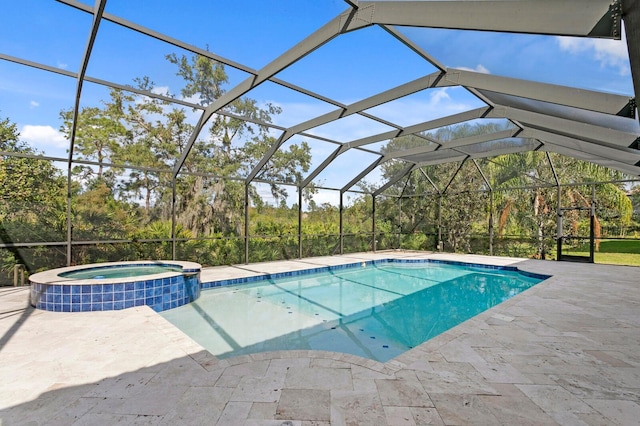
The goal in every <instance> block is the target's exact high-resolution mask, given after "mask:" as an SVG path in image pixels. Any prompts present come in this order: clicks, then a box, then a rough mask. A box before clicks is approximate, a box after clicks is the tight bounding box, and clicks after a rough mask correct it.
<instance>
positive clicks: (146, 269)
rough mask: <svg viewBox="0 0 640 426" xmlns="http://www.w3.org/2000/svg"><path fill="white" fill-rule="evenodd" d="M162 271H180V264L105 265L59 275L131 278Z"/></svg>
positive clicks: (77, 277)
mask: <svg viewBox="0 0 640 426" xmlns="http://www.w3.org/2000/svg"><path fill="white" fill-rule="evenodd" d="M164 272H182V267H181V266H180V265H171V264H162V263H158V264H140V265H126V264H125V265H118V264H116V265H106V266H98V267H92V268H84V269H75V270H72V271H67V272H61V273H59V274H58V276H60V277H64V278H73V279H76V280H83V279H91V280H101V279H106V278H131V277H141V276H143V275H153V274H162V273H164Z"/></svg>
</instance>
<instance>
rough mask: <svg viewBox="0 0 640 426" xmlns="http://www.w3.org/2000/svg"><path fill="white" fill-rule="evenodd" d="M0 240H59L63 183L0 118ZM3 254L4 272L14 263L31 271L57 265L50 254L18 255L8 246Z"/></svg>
mask: <svg viewBox="0 0 640 426" xmlns="http://www.w3.org/2000/svg"><path fill="white" fill-rule="evenodd" d="M0 151H5V152H10V153H12V154H13V155H2V156H0V187H1V188H2V191H1V192H0V240H1V241H2V242H4V243H26V242H40V241H61V240H63V238H64V237H63V235H64V233H65V232H64V231H65V229H66V225H65V217H66V215H65V205H66V204H65V200H66V198H65V194H66V192H65V188H66V181H65V179H64V178H63V177H62V175H61V172H60V170H58V169H57V168H55V167H54V166H53V165H52V164H51V163H50V162H49V161H46V160H41V159H38V158H37V155H38V154H39V152H37V151H36V150H34V149H33V148H31V147H29V146H28V145H27V144H26V143H25V142H23V141H21V140H20V133H19V132H18V130H17V126H16V124H15V123H13V122H11V121H10V120H9V119H8V118H3V119H0ZM0 252H2V269H4V270H12V269H13V265H15V264H16V263H21V264H24V265H25V266H26V267H27V269H28V270H29V271H34V270H38V269H40V268H42V267H43V266H51V265H56V264H60V263H61V261H60V259H59V256H58V254H59V253H56V252H55V251H53V250H40V249H33V250H29V251H22V249H18V248H16V247H9V248H7V249H6V250H5V251H3V250H0Z"/></svg>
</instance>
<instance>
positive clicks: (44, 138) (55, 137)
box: [20, 124, 69, 152]
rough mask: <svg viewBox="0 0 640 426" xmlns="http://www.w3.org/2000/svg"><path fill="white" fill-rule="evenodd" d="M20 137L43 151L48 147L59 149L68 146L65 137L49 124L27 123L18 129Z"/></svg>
mask: <svg viewBox="0 0 640 426" xmlns="http://www.w3.org/2000/svg"><path fill="white" fill-rule="evenodd" d="M20 138H21V139H22V140H24V141H25V142H27V143H29V145H31V146H32V147H34V148H38V149H41V150H43V151H45V152H46V151H47V149H48V148H49V149H51V148H53V149H60V148H68V147H69V141H68V140H67V138H66V137H65V136H64V135H63V134H62V133H61V132H60V131H58V130H56V129H54V128H53V127H51V126H39V125H31V124H27V125H25V126H23V127H22V129H21V130H20Z"/></svg>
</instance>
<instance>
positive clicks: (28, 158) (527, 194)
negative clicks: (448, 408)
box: [0, 55, 640, 272]
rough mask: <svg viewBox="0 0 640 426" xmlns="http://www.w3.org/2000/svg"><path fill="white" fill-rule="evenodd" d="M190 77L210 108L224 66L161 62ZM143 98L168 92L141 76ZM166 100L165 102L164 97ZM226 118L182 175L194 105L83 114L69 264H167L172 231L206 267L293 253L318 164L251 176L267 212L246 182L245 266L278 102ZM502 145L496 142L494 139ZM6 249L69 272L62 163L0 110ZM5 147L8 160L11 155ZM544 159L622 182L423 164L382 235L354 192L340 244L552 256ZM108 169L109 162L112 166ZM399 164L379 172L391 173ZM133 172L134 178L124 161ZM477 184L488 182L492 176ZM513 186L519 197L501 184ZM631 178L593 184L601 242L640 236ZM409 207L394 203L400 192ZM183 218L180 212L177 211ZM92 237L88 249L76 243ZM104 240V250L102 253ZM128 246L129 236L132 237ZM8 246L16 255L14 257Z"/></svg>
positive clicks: (64, 115) (333, 231)
mask: <svg viewBox="0 0 640 426" xmlns="http://www.w3.org/2000/svg"><path fill="white" fill-rule="evenodd" d="M167 60H169V61H170V62H171V63H172V64H174V65H175V66H176V73H177V74H178V75H179V76H180V77H182V81H183V83H184V85H183V87H182V89H181V91H180V94H179V96H180V97H183V98H188V99H191V100H195V101H196V102H198V103H199V104H200V105H202V106H204V107H206V106H207V105H209V104H211V103H212V102H213V101H215V99H217V98H218V97H220V96H221V95H222V94H224V92H225V90H226V87H227V83H228V80H227V75H226V72H225V69H224V66H223V65H221V64H219V63H216V62H214V61H212V60H210V59H207V58H204V57H201V56H193V57H186V56H183V57H178V56H176V55H168V56H167ZM135 85H136V86H137V88H138V89H141V90H147V91H151V92H153V91H156V90H159V89H158V88H156V87H155V86H154V83H153V82H152V81H150V80H149V79H148V78H146V77H142V78H140V79H137V80H136V81H135ZM166 95H168V96H172V95H171V94H166ZM225 111H226V112H227V113H229V115H220V114H215V115H214V116H213V117H212V118H211V120H210V122H209V123H208V125H207V127H206V130H203V132H202V133H201V134H200V136H199V138H198V139H197V140H196V142H195V143H194V145H193V148H192V149H191V151H190V154H189V155H188V156H187V157H186V161H185V163H184V166H183V167H182V168H181V173H180V174H179V175H178V177H177V179H176V181H175V185H176V188H175V194H176V197H175V204H174V199H173V179H172V176H173V170H174V167H175V166H176V161H178V159H179V158H180V156H181V154H182V153H183V151H184V149H185V147H186V145H187V141H188V139H189V136H190V135H191V134H192V132H193V130H194V126H193V124H191V122H192V121H193V120H190V114H193V111H190V110H189V109H186V108H182V107H176V106H175V104H170V103H168V102H164V101H162V100H158V99H155V98H150V97H146V96H140V95H134V94H132V93H129V92H124V91H122V90H118V89H111V90H110V94H109V98H108V99H105V100H104V101H103V103H102V104H101V105H98V106H91V107H84V108H82V109H81V111H79V115H78V126H77V131H76V138H75V146H74V159H75V160H78V161H82V160H87V161H92V162H96V163H97V165H87V164H81V162H79V163H74V167H73V171H72V179H71V182H72V184H71V188H70V197H71V223H72V241H73V242H74V245H73V246H72V262H73V263H75V264H85V263H92V262H100V261H112V260H135V259H167V258H170V257H171V254H172V247H171V241H169V239H170V238H171V236H172V223H173V221H175V234H176V238H177V239H178V246H177V258H179V259H181V260H192V261H197V262H200V263H202V264H205V265H219V264H230V263H242V262H244V261H245V260H248V261H249V262H258V261H267V260H277V259H286V258H296V257H298V255H299V254H300V253H299V244H298V214H299V209H298V205H297V204H294V205H290V203H288V202H287V200H288V199H289V197H290V196H291V195H296V194H297V185H299V184H300V183H301V182H302V180H303V177H304V176H305V175H306V173H307V172H308V171H309V168H310V166H311V160H312V159H311V147H310V145H309V144H308V143H307V142H301V143H298V144H288V145H286V146H285V147H283V148H281V149H280V150H278V151H277V152H276V154H275V155H274V156H273V157H272V158H271V160H270V161H268V162H267V164H266V165H265V166H264V167H263V169H262V170H261V171H260V173H259V174H258V176H257V178H258V179H259V180H260V181H266V182H270V183H269V188H270V192H271V196H272V197H271V198H272V199H273V200H275V202H274V203H270V204H267V203H265V201H264V200H263V198H262V197H261V196H260V194H259V193H258V191H257V189H256V185H254V184H251V185H249V186H248V187H247V188H248V194H249V198H250V207H249V212H248V217H249V223H248V225H249V226H248V229H249V259H245V258H244V255H245V252H244V250H245V247H244V237H245V235H244V233H245V181H244V179H243V177H245V176H246V175H247V174H248V173H249V171H250V170H252V169H253V168H254V167H255V165H256V164H257V163H258V161H259V160H260V159H261V158H262V157H263V155H264V153H265V152H266V151H267V150H268V149H269V147H271V146H272V145H273V144H274V143H275V142H276V139H275V138H274V137H273V136H272V135H271V134H270V132H269V129H268V127H267V126H265V125H259V124H252V123H251V122H249V121H245V120H240V119H237V118H233V116H242V117H247V118H249V119H255V120H256V121H257V122H260V123H270V122H271V120H272V117H273V116H275V115H277V114H279V113H281V111H280V109H279V108H278V107H277V106H274V105H270V104H266V105H259V104H258V102H257V101H256V100H254V99H251V98H249V97H243V98H241V99H238V100H237V101H235V102H233V103H232V104H230V105H229V106H228V107H227V108H226V109H225ZM72 117H73V111H72V110H71V109H70V110H65V111H61V119H62V123H63V124H62V126H61V131H63V132H64V133H65V134H66V135H67V136H69V135H70V133H71V125H72V121H71V120H72ZM501 126H503V125H501V124H499V123H494V122H489V123H484V124H463V125H459V126H455V127H449V128H443V129H438V130H437V131H434V132H431V133H429V134H425V135H423V136H424V137H426V139H425V138H423V137H414V136H411V137H402V138H398V139H393V140H390V141H389V142H388V144H387V145H386V147H385V148H384V149H383V151H384V152H391V151H396V150H401V149H405V148H411V147H415V146H421V145H424V144H425V143H428V142H426V140H427V139H431V140H434V141H439V142H446V141H447V140H451V139H457V138H462V137H466V136H470V135H474V134H478V133H487V132H493V131H498V130H503V129H504V127H501ZM496 143H500V142H496ZM0 151H4V152H6V153H7V154H4V155H0V184H1V187H2V190H1V191H2V196H1V198H0V237H1V239H2V243H3V244H4V245H5V247H4V248H0V256H1V262H2V265H1V266H2V269H3V270H5V271H12V270H13V266H14V265H15V264H16V263H22V264H25V265H26V267H27V269H28V270H29V271H30V272H35V271H38V270H42V269H48V268H52V267H59V266H64V265H66V248H65V246H64V245H42V244H40V245H39V244H35V245H34V246H32V247H26V246H24V244H26V243H61V242H65V241H66V239H67V176H66V163H62V162H60V163H56V164H54V163H53V162H51V161H48V160H43V159H38V158H34V156H37V154H39V153H38V152H37V150H36V149H35V148H33V147H30V146H28V145H27V144H26V143H24V142H22V141H21V140H20V135H19V132H18V129H17V126H16V125H15V124H14V123H13V122H12V121H11V120H10V118H3V117H1V116H0ZM8 153H11V154H8ZM549 158H551V159H552V161H553V165H554V166H555V170H556V171H557V173H558V175H559V176H558V178H559V180H560V181H561V182H563V183H565V184H570V183H575V182H600V181H610V180H614V179H623V178H624V176H622V175H621V174H620V173H618V172H615V171H612V170H609V169H605V168H602V167H598V166H595V165H592V164H590V163H585V162H581V161H577V160H573V159H570V158H566V157H562V156H559V155H551V156H550V157H547V156H546V154H545V153H542V152H527V153H523V154H510V155H502V156H499V157H494V158H491V159H482V160H478V161H473V160H468V161H465V162H463V163H448V164H438V165H432V166H426V167H423V168H421V170H416V171H414V172H412V173H411V174H410V175H409V176H408V177H407V178H404V179H401V180H399V181H398V182H397V183H396V184H395V185H394V186H393V187H391V188H389V189H388V190H387V191H386V192H385V193H384V195H382V196H379V197H377V198H376V200H375V202H376V210H375V212H376V213H375V232H376V236H375V238H374V236H373V234H372V233H373V230H374V218H373V216H372V205H373V199H372V197H371V196H370V195H368V194H367V193H366V192H368V191H370V190H371V189H372V188H373V185H372V184H371V183H367V182H361V183H360V184H359V186H360V189H362V192H350V193H347V194H346V195H345V199H346V198H348V202H346V207H345V209H344V211H343V234H344V240H343V249H344V251H345V252H356V251H365V250H370V249H372V247H373V244H374V243H373V241H374V240H375V241H377V242H376V243H375V244H376V247H377V248H378V249H386V248H398V247H401V248H407V249H426V250H433V249H435V248H436V246H437V244H438V242H439V240H441V241H442V242H443V244H444V248H445V250H448V251H459V252H476V253H488V250H489V228H490V224H492V228H493V229H492V232H493V236H494V239H493V241H494V254H508V255H518V256H537V257H546V256H548V255H549V253H550V252H551V251H552V249H553V236H554V234H555V231H556V230H555V226H556V225H555V224H556V209H557V205H558V204H557V202H558V200H557V197H558V192H557V188H556V187H555V186H554V182H555V178H554V176H553V174H552V169H551V167H550V163H549ZM107 164H109V165H111V166H107ZM405 165H406V164H404V163H400V162H394V161H390V162H387V163H385V164H384V165H383V166H382V174H383V178H384V179H389V178H391V177H393V176H395V175H396V174H397V173H399V171H400V170H401V169H403V168H404V167H405ZM134 166H135V167H136V168H135V169H134V168H130V167H134ZM483 175H484V176H483ZM508 188H520V189H508ZM628 191H629V188H627V187H625V186H624V185H623V184H614V183H609V184H602V185H597V186H596V198H597V200H598V226H599V229H600V231H599V232H600V233H601V235H602V236H607V235H608V236H625V235H628V234H629V233H632V234H633V233H634V232H635V233H636V235H635V236H636V237H638V235H637V233H638V230H639V229H640V227H639V225H638V223H637V222H636V221H637V220H638V217H637V216H633V206H632V199H633V197H640V191H638V190H637V188H636V190H635V194H636V195H633V194H631V195H632V196H631V197H630V196H628V195H627V192H628ZM315 194H317V190H316V189H315V188H314V187H313V186H310V187H307V188H305V189H304V194H303V196H304V200H305V202H306V205H308V208H307V209H305V211H304V212H303V214H302V221H301V229H300V231H301V234H302V235H301V237H300V238H301V242H302V244H301V247H302V253H301V254H302V256H303V257H306V256H315V255H330V254H335V253H338V252H339V250H340V238H339V222H340V220H339V218H340V212H339V209H338V206H336V205H332V204H326V203H325V204H322V203H316V202H315V201H314V195H315ZM561 196H562V197H563V201H562V203H563V204H564V205H568V204H572V205H579V206H583V205H584V206H586V205H588V204H589V203H590V199H591V187H590V186H588V185H585V186H565V187H563V188H562V194H561ZM400 197H401V198H400ZM174 209H175V217H173V214H174V213H173V212H174ZM565 220H566V221H567V223H568V226H569V229H570V230H571V232H575V233H576V235H578V234H580V233H583V232H584V229H583V228H584V227H585V226H586V223H587V221H586V220H585V218H584V217H579V215H578V214H576V215H573V216H571V215H569V217H567V218H565ZM83 241H85V242H88V241H91V242H92V243H88V244H82V242H83ZM96 241H100V242H102V243H100V244H95V243H94V242H96ZM124 241H127V242H124ZM12 244H17V245H23V246H21V247H18V246H16V247H13V246H12Z"/></svg>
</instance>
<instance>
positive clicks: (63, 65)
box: [57, 61, 69, 70]
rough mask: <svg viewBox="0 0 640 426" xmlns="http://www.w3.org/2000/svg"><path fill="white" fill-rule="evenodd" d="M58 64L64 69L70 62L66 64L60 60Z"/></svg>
mask: <svg viewBox="0 0 640 426" xmlns="http://www.w3.org/2000/svg"><path fill="white" fill-rule="evenodd" d="M57 65H58V68H62V69H63V70H66V69H67V67H68V66H69V64H65V63H64V62H60V61H58V63H57Z"/></svg>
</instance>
